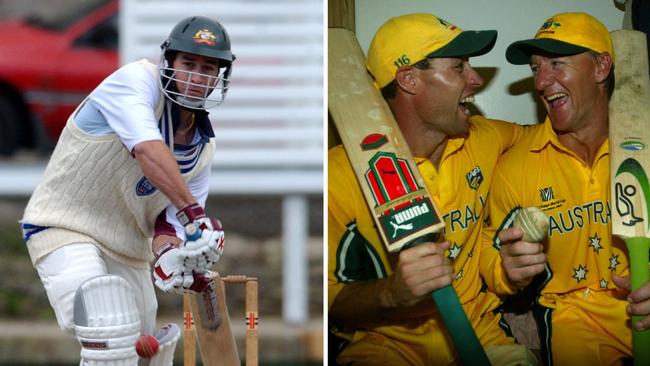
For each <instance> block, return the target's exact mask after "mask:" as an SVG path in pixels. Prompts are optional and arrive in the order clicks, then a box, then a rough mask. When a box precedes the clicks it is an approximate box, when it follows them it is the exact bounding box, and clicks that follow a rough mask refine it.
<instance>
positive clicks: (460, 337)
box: [431, 285, 490, 366]
mask: <svg viewBox="0 0 650 366" xmlns="http://www.w3.org/2000/svg"><path fill="white" fill-rule="evenodd" d="M431 297H433V301H434V302H435V303H436V307H437V308H438V312H439V313H440V315H441V317H442V320H443V321H444V323H445V327H446V328H447V330H449V335H450V336H451V339H452V340H453V342H454V345H455V346H456V350H457V351H458V356H459V357H460V360H461V363H462V364H463V365H465V366H479V365H480V366H484V365H490V361H489V360H488V358H487V355H486V354H485V351H484V350H483V347H481V342H479V340H478V337H476V333H474V329H473V328H472V324H471V323H470V322H469V319H467V315H465V311H463V306H462V305H461V304H460V301H458V296H457V295H456V291H455V290H454V288H453V287H451V285H448V286H445V287H443V288H439V289H437V290H435V291H433V293H432V294H431Z"/></svg>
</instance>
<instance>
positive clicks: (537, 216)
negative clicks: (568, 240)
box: [513, 206, 548, 243]
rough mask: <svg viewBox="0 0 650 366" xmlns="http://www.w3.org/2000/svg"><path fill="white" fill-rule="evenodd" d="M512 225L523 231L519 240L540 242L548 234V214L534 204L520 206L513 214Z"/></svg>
mask: <svg viewBox="0 0 650 366" xmlns="http://www.w3.org/2000/svg"><path fill="white" fill-rule="evenodd" d="M513 226H514V227H518V228H520V229H521V230H523V231H524V236H523V237H522V238H521V240H523V241H527V242H530V243H541V242H542V241H543V240H544V239H545V238H546V235H547V234H548V216H546V214H545V213H544V212H542V210H540V209H539V208H538V207H535V206H531V207H526V208H522V209H521V210H519V213H517V216H515V221H514V223H513Z"/></svg>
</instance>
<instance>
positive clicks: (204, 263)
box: [178, 218, 225, 272]
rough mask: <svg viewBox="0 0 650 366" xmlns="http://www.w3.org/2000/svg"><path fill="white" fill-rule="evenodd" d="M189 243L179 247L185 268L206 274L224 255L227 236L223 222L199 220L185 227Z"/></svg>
mask: <svg viewBox="0 0 650 366" xmlns="http://www.w3.org/2000/svg"><path fill="white" fill-rule="evenodd" d="M185 230H186V236H187V241H185V242H184V243H183V244H181V246H180V247H179V249H178V250H179V256H180V257H181V258H182V263H183V266H184V267H185V268H188V269H192V270H194V271H198V272H205V271H207V270H208V269H210V268H211V267H212V266H213V265H214V264H215V263H217V262H218V261H219V259H220V258H221V255H222V254H223V249H224V242H225V236H224V232H223V228H222V227H221V222H219V220H216V219H207V218H203V219H199V220H198V228H197V226H196V224H190V225H187V226H186V227H185Z"/></svg>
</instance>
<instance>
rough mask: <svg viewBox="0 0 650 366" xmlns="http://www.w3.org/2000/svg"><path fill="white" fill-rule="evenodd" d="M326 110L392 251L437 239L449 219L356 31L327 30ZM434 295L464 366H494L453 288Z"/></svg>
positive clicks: (384, 239)
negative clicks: (427, 182)
mask: <svg viewBox="0 0 650 366" xmlns="http://www.w3.org/2000/svg"><path fill="white" fill-rule="evenodd" d="M328 34H329V45H328V47H329V50H328V62H329V72H328V81H329V84H328V98H329V102H328V103H329V106H328V109H329V112H330V114H331V116H332V119H333V120H334V123H335V125H336V128H337V130H338V132H339V135H340V137H341V141H342V142H343V145H344V147H345V151H346V154H347V155H348V158H349V160H350V163H351V164H352V168H353V170H354V172H355V175H356V177H357V180H358V182H359V185H360V187H361V190H362V191H363V194H364V197H365V200H366V203H367V204H368V207H369V208H370V211H371V213H372V215H373V218H374V221H375V224H376V225H377V228H378V231H379V233H380V236H381V239H382V241H383V242H384V244H385V245H386V247H387V248H388V250H389V251H390V252H396V251H399V250H400V249H402V248H404V247H405V246H411V245H414V243H418V242H423V241H436V240H437V238H438V236H439V233H440V231H441V230H442V229H443V228H444V225H445V224H444V221H443V220H442V216H441V215H440V212H439V211H438V208H437V207H436V205H435V203H434V202H433V200H432V199H431V196H430V194H429V192H428V191H427V188H426V185H425V183H424V180H423V179H422V177H421V175H420V172H419V171H418V169H417V166H416V165H415V162H414V160H413V157H412V155H411V151H410V149H409V147H408V145H407V144H406V141H405V140H404V137H403V136H402V133H401V131H400V130H399V127H398V126H397V123H396V122H395V119H394V117H393V115H392V112H391V111H390V109H389V107H388V105H387V104H386V102H385V101H384V99H383V98H382V96H381V95H380V94H379V91H378V90H377V89H376V88H375V87H374V86H373V82H372V78H371V77H370V75H368V73H367V71H366V67H365V57H364V55H363V52H362V51H361V48H360V47H359V44H358V42H357V39H356V37H355V35H354V34H353V33H352V32H350V31H348V30H346V29H342V28H330V29H329V32H328ZM432 297H433V300H434V301H435V303H436V306H437V309H438V311H439V313H440V315H441V316H442V318H443V321H444V322H445V326H446V327H447V330H448V332H449V334H450V335H451V338H452V340H453V342H454V344H455V346H456V349H457V350H458V355H459V357H460V359H461V361H462V363H463V364H464V365H489V361H488V359H487V356H486V355H485V352H484V351H483V348H482V347H481V344H480V343H479V341H478V338H477V337H476V334H475V333H474V330H473V329H472V326H471V324H470V322H469V320H468V319H467V316H466V315H465V313H464V311H463V308H462V306H461V304H460V302H459V301H458V296H457V295H456V292H455V290H454V289H453V287H451V286H447V287H444V288H441V289H438V290H436V291H434V292H433V295H432Z"/></svg>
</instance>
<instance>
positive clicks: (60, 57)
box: [0, 0, 118, 155]
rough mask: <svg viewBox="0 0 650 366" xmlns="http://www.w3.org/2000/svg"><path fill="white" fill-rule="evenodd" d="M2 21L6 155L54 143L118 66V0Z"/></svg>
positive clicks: (1, 120)
mask: <svg viewBox="0 0 650 366" xmlns="http://www.w3.org/2000/svg"><path fill="white" fill-rule="evenodd" d="M71 5H72V6H70V8H69V9H66V8H65V7H63V8H60V7H59V8H57V11H56V14H54V15H49V16H48V17H47V18H45V17H36V16H30V17H26V18H24V19H19V20H7V21H4V22H0V40H1V41H0V154H1V155H9V154H11V153H13V152H14V151H15V150H16V149H17V148H20V147H42V146H52V143H53V142H56V140H57V139H58V136H59V133H60V132H61V129H62V128H63V126H64V125H65V122H66V120H67V119H68V117H69V115H70V113H72V111H74V109H75V108H76V107H77V105H78V104H79V103H80V102H81V101H82V100H83V99H84V98H85V97H86V96H87V95H88V93H89V92H90V91H92V90H93V89H94V88H95V87H96V86H97V85H98V84H99V83H100V82H101V81H102V80H103V79H104V78H105V77H106V76H108V75H109V74H111V73H112V72H113V71H115V69H116V68H117V66H118V53H117V47H118V42H117V40H118V30H117V28H118V27H117V23H118V19H117V18H118V0H92V1H90V0H89V1H84V2H72V4H71Z"/></svg>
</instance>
